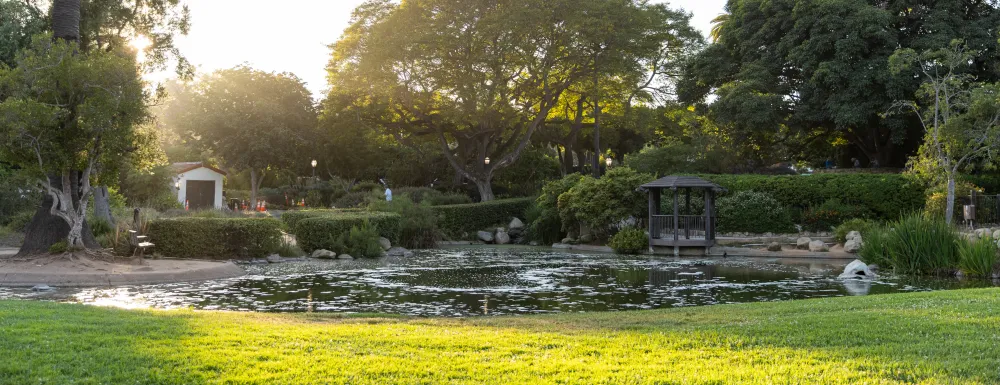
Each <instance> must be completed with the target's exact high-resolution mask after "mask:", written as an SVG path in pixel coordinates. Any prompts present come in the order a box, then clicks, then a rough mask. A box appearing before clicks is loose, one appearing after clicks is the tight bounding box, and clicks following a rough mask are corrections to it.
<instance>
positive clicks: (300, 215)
mask: <svg viewBox="0 0 1000 385" xmlns="http://www.w3.org/2000/svg"><path fill="white" fill-rule="evenodd" d="M366 211H367V210H365V209H337V210H327V209H317V210H292V211H285V212H284V213H282V214H281V221H282V222H284V223H285V224H286V225H288V229H289V230H294V229H295V225H296V224H298V223H299V221H301V220H303V219H306V218H316V217H330V216H336V215H340V214H344V213H361V212H366Z"/></svg>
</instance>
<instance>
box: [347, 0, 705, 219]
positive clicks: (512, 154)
mask: <svg viewBox="0 0 1000 385" xmlns="http://www.w3.org/2000/svg"><path fill="white" fill-rule="evenodd" d="M687 17H688V16H687V15H685V14H683V13H679V12H674V11H671V10H669V9H668V8H666V7H665V6H663V5H654V4H650V3H648V2H647V1H641V0H595V1H586V2H579V1H570V0H546V1H542V0H503V1H495V0H471V1H470V0H463V1H459V0H414V1H404V2H401V3H398V4H397V3H395V2H392V1H388V0H372V1H368V2H366V3H364V4H363V5H362V6H360V7H359V8H358V9H357V10H355V13H354V16H353V20H352V23H351V26H350V27H349V28H348V29H347V30H346V31H345V32H344V34H343V37H342V38H341V39H340V40H339V41H338V42H337V43H336V44H334V45H333V58H332V59H331V61H330V64H329V66H328V71H329V81H330V85H331V88H332V90H331V94H330V97H331V98H341V97H344V96H346V97H347V98H349V99H350V100H351V101H352V105H351V108H353V109H355V110H357V115H359V116H361V119H362V120H363V121H364V122H366V124H367V125H368V126H371V127H374V128H376V129H378V130H382V131H384V132H385V133H386V134H387V135H391V136H393V137H395V138H397V140H399V141H401V142H406V141H417V139H416V138H418V137H430V138H431V139H433V140H434V141H436V142H437V145H438V148H439V150H440V151H441V152H442V153H443V154H444V155H445V156H446V157H447V159H448V162H449V164H450V165H451V167H452V168H453V169H454V170H455V171H456V172H457V173H458V174H459V175H461V176H462V177H464V178H466V179H468V180H470V181H472V182H474V183H475V184H476V186H477V187H478V189H479V193H480V196H481V198H482V200H484V201H487V200H491V199H493V190H492V186H491V180H492V179H493V176H494V173H495V172H496V171H497V170H499V169H502V168H504V167H508V166H510V165H511V164H513V163H514V161H516V160H517V158H518V156H519V155H520V154H521V152H522V151H523V150H524V149H525V148H526V147H527V146H528V144H529V142H530V140H531V138H532V135H533V134H534V133H535V132H536V131H537V130H538V129H539V127H540V126H541V125H542V124H543V123H544V122H545V120H546V118H547V117H548V116H549V114H550V112H551V111H552V110H553V109H554V108H556V106H558V105H559V104H560V100H561V98H562V97H563V96H564V95H565V94H566V92H567V90H568V89H569V88H570V87H572V86H574V85H580V84H592V85H597V86H596V87H600V82H598V81H595V77H596V78H597V79H598V80H599V79H602V78H616V77H622V78H628V79H640V78H641V76H635V74H643V73H646V72H647V71H648V68H646V67H644V64H646V63H647V62H646V61H644V60H641V59H642V58H653V57H656V56H657V54H658V53H660V52H662V51H663V49H664V45H665V44H666V42H668V41H671V40H674V41H675V42H679V41H680V40H681V39H677V38H676V36H677V35H678V29H684V33H687V31H688V28H689V27H688V26H687ZM677 45H678V46H680V45H681V43H678V44H677ZM643 80H645V79H643ZM636 82H640V80H636ZM596 87H595V88H596ZM593 99H594V100H599V99H598V98H593ZM487 159H489V160H490V161H489V162H487V161H486V160H487Z"/></svg>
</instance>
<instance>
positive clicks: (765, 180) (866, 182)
mask: <svg viewBox="0 0 1000 385" xmlns="http://www.w3.org/2000/svg"><path fill="white" fill-rule="evenodd" d="M701 177H702V178H704V179H707V180H710V181H713V182H715V183H717V184H719V185H720V186H722V187H725V188H726V189H728V190H729V192H728V193H727V195H734V194H737V193H739V192H741V191H757V192H763V193H767V194H769V195H771V197H773V198H774V199H776V200H777V201H778V202H779V203H781V205H782V206H784V207H785V208H786V209H789V210H790V211H805V210H807V209H808V208H809V207H814V206H818V205H821V204H823V203H824V202H826V201H828V200H830V199H840V200H841V201H842V202H843V203H845V204H848V205H851V206H855V207H858V208H859V209H860V210H862V212H867V213H871V218H872V219H877V220H895V219H896V218H898V217H899V215H900V214H902V213H909V212H914V211H917V210H920V209H921V208H922V207H923V205H924V193H923V186H922V185H921V184H920V183H919V182H918V181H916V180H915V179H913V178H911V177H908V176H904V175H897V174H816V175H779V176H767V175H702V176H701Z"/></svg>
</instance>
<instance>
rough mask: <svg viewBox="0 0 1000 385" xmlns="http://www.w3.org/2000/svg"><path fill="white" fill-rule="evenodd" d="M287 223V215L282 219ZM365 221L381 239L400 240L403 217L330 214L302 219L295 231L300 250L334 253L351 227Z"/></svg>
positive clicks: (386, 214) (296, 225)
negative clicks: (320, 250) (321, 250)
mask: <svg viewBox="0 0 1000 385" xmlns="http://www.w3.org/2000/svg"><path fill="white" fill-rule="evenodd" d="M282 219H284V215H282ZM365 221H368V225H369V226H371V227H372V228H374V229H376V230H377V231H378V233H379V235H380V236H383V237H386V238H388V239H389V240H390V241H392V242H393V243H396V242H397V241H398V240H399V222H400V216H399V214H395V213H381V212H339V213H338V212H327V213H326V214H325V215H318V216H312V217H307V218H302V219H299V220H297V221H296V222H295V226H294V227H291V226H289V227H290V228H291V229H292V233H293V234H295V240H296V241H297V242H298V244H299V247H301V248H302V250H304V251H305V252H307V253H311V252H313V251H314V250H318V249H326V250H334V249H335V248H336V246H337V245H336V243H337V239H338V238H339V237H340V236H341V235H343V234H349V233H350V231H351V227H354V226H357V227H359V228H360V227H361V226H362V225H364V223H365Z"/></svg>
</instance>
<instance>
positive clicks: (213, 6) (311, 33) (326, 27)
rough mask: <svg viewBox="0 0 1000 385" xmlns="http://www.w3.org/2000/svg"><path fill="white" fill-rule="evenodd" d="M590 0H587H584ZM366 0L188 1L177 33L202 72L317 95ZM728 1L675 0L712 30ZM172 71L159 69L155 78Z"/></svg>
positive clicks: (698, 23)
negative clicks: (267, 79) (273, 81)
mask: <svg viewBox="0 0 1000 385" xmlns="http://www.w3.org/2000/svg"><path fill="white" fill-rule="evenodd" d="M581 1H587V0H581ZM362 2H363V0H284V1H280V2H275V1H273V0H187V1H186V3H187V4H188V6H189V7H190V8H191V19H192V20H191V22H192V28H191V33H190V34H188V35H187V36H181V37H179V38H178V41H177V46H178V47H179V48H180V49H181V52H182V53H183V54H184V55H185V56H186V57H187V58H188V60H190V61H191V63H192V64H194V65H195V66H197V67H198V71H199V72H210V71H214V70H217V69H222V68H230V67H233V66H235V65H238V64H240V63H244V62H246V63H249V64H250V65H251V66H253V67H254V68H258V69H262V70H265V71H279V72H291V73H294V74H296V75H298V76H299V77H300V78H301V79H302V80H303V81H305V82H306V83H307V86H308V87H309V90H310V91H312V92H313V95H314V96H316V97H321V96H322V95H323V94H324V90H325V89H326V69H325V68H326V63H327V61H328V60H329V49H328V48H327V45H329V44H331V43H333V42H335V41H337V39H338V38H339V37H340V34H341V32H343V30H344V28H346V27H347V23H348V21H350V17H351V11H352V10H353V9H354V8H355V7H356V6H358V5H359V4H361V3H362ZM725 2H726V1H725V0H676V1H671V2H670V5H671V7H674V8H684V9H685V10H687V11H688V12H691V13H693V14H694V17H693V20H692V24H693V25H694V26H695V28H698V29H700V30H701V31H702V32H703V33H706V34H707V32H708V30H709V28H710V20H712V18H714V17H715V16H716V15H718V14H719V13H722V11H723V6H724V5H725ZM166 76H169V74H168V73H164V74H156V75H154V76H153V77H152V78H153V80H154V81H155V80H158V79H162V78H164V77H166Z"/></svg>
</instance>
